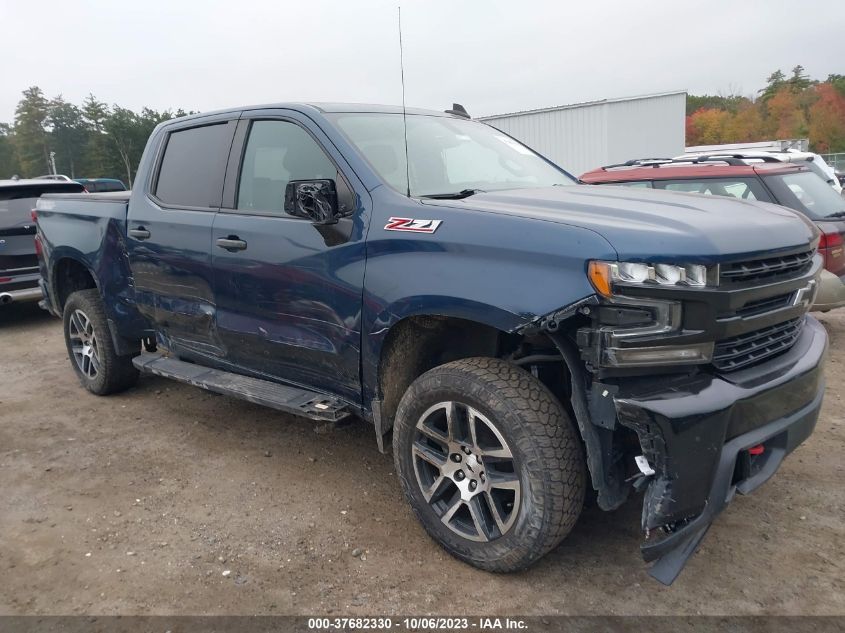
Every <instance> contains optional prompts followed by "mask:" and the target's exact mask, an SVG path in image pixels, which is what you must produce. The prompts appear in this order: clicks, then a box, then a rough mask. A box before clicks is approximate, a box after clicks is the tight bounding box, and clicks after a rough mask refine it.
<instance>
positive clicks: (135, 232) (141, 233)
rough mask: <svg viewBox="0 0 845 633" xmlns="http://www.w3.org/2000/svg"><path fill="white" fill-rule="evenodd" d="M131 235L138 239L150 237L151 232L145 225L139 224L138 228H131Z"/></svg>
mask: <svg viewBox="0 0 845 633" xmlns="http://www.w3.org/2000/svg"><path fill="white" fill-rule="evenodd" d="M129 235H130V236H131V237H134V238H135V239H136V240H148V239H150V232H149V231H148V230H147V229H145V228H144V227H143V226H139V227H138V228H137V229H129Z"/></svg>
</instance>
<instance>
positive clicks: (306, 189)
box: [285, 180, 340, 224]
mask: <svg viewBox="0 0 845 633" xmlns="http://www.w3.org/2000/svg"><path fill="white" fill-rule="evenodd" d="M285 211H286V212H287V213H290V214H291V215H295V216H297V217H299V218H307V219H309V220H311V221H312V222H314V224H334V223H335V222H337V219H338V217H339V216H340V211H339V209H338V203H337V189H336V188H335V184H334V180H291V181H290V182H289V183H288V184H287V187H285Z"/></svg>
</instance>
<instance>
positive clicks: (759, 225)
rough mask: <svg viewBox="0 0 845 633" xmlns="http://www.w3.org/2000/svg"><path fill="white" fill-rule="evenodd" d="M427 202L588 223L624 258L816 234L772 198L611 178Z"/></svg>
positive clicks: (705, 255) (710, 258) (721, 255)
mask: <svg viewBox="0 0 845 633" xmlns="http://www.w3.org/2000/svg"><path fill="white" fill-rule="evenodd" d="M423 202H424V203H425V204H426V205H435V206H449V207H452V208H455V207H457V208H467V209H472V210H475V211H481V212H488V213H500V214H508V215H513V216H518V217H524V218H528V219H535V220H543V221H547V222H554V223H558V224H567V225H571V226H578V227H582V228H586V229H590V230H592V231H595V232H596V233H598V234H600V235H601V236H603V237H604V238H605V239H606V240H607V241H608V242H610V244H611V246H613V248H614V249H616V252H617V253H618V255H619V258H620V259H622V260H625V259H632V260H637V259H648V260H652V261H655V260H656V261H660V260H664V261H672V260H674V261H681V260H683V261H685V262H693V263H695V262H701V263H706V262H718V261H719V260H722V259H727V258H730V257H732V256H739V255H745V254H751V253H759V252H761V251H776V250H779V249H786V248H794V247H796V246H800V245H804V244H808V243H809V242H811V241H812V240H813V239H815V237H816V235H817V234H818V232H817V229H816V228H815V226H814V225H813V224H812V223H811V222H810V221H809V220H806V219H804V217H803V216H800V215H799V214H797V213H795V212H793V211H791V210H789V209H786V208H784V207H779V206H777V205H773V204H767V203H763V202H750V201H746V200H739V199H736V198H726V197H720V196H705V195H701V194H687V193H674V192H667V191H654V190H651V189H642V190H641V189H634V188H631V187H619V186H611V185H607V186H601V185H573V186H564V187H545V188H538V189H512V190H508V191H499V192H492V193H477V194H475V195H473V196H471V197H469V198H464V199H463V200H435V199H424V200H423ZM514 239H517V238H516V237H514Z"/></svg>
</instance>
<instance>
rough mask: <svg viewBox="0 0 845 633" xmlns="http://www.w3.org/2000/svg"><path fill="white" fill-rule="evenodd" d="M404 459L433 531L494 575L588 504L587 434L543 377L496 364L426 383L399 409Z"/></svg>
mask: <svg viewBox="0 0 845 633" xmlns="http://www.w3.org/2000/svg"><path fill="white" fill-rule="evenodd" d="M393 443H394V446H393V448H394V459H395V461H396V469H397V472H398V473H399V475H400V479H401V482H402V488H403V490H404V492H405V496H406V497H407V499H408V501H409V502H410V504H411V507H412V508H413V510H414V513H415V514H416V516H417V518H418V519H419V520H420V522H421V523H422V524H423V526H424V527H425V529H426V531H427V532H428V533H429V535H431V536H432V537H433V538H434V540H436V541H437V542H438V543H439V544H440V545H441V546H442V547H444V548H445V549H446V550H447V551H448V552H449V553H451V554H452V555H454V556H456V557H458V558H460V559H461V560H464V561H466V562H468V563H470V564H471V565H474V566H476V567H479V568H481V569H486V570H489V571H499V572H506V571H515V570H519V569H523V568H525V567H527V566H528V565H530V564H531V563H533V562H534V561H536V560H537V559H538V558H540V557H541V556H543V555H544V554H546V553H547V552H548V551H550V550H551V549H553V548H554V547H555V546H556V545H558V543H560V541H561V540H563V538H564V537H565V536H566V535H567V534H568V533H569V531H570V530H571V529H572V527H573V525H574V524H575V522H576V520H577V518H578V516H579V514H580V512H581V508H582V506H583V503H584V491H585V487H586V483H585V482H586V469H585V466H584V457H583V453H582V448H581V445H580V442H579V439H578V435H577V432H576V430H575V428H574V426H573V425H572V423H571V421H570V420H569V417H568V416H567V415H566V413H565V411H564V410H563V408H562V407H561V406H560V403H558V401H557V400H556V399H555V397H554V396H553V395H552V394H551V392H550V391H549V390H548V389H547V388H546V387H545V385H543V384H542V383H541V382H540V381H539V380H537V379H536V378H534V377H533V376H532V375H531V374H529V373H527V372H525V371H524V370H522V369H520V368H518V367H516V366H514V365H512V364H510V363H507V362H505V361H502V360H498V359H495V358H470V359H465V360H459V361H455V362H452V363H448V364H446V365H441V366H440V367H436V368H435V369H432V370H431V371H428V372H426V373H425V374H423V375H422V376H420V377H419V378H418V379H417V380H416V381H414V383H413V384H412V385H411V386H410V387H409V388H408V391H407V392H406V393H405V395H404V396H403V398H402V401H401V402H400V403H399V409H398V411H397V414H396V422H395V426H394V435H393Z"/></svg>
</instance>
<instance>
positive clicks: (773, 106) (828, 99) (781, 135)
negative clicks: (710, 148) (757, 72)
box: [686, 66, 845, 153]
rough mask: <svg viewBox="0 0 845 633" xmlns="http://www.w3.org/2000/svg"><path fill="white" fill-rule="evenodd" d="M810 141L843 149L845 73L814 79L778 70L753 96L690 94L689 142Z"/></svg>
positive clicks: (820, 148)
mask: <svg viewBox="0 0 845 633" xmlns="http://www.w3.org/2000/svg"><path fill="white" fill-rule="evenodd" d="M793 138H808V139H810V150H811V151H814V152H819V153H834V152H845V75H838V74H836V75H828V77H827V79H826V80H824V81H818V80H814V79H810V77H809V76H808V75H807V73H806V72H805V71H804V67H803V66H796V67H795V68H793V69H792V73H791V75H789V76H787V75H785V74H784V73H783V72H782V71H781V70H776V71H775V72H773V73H772V74H771V75H769V77H768V79H766V86H765V87H764V88H762V89H761V90H759V91H758V92H757V94H756V95H754V96H750V97H749V96H742V95H728V96H721V95H703V96H694V95H688V96H687V119H686V139H687V145H688V146H689V145H715V144H718V143H746V142H752V141H768V140H776V139H793Z"/></svg>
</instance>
